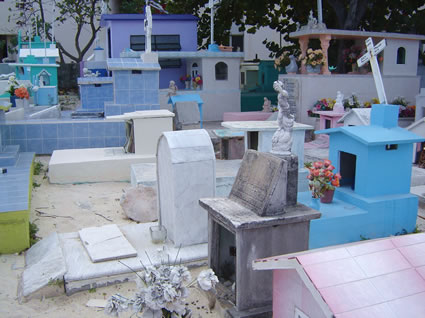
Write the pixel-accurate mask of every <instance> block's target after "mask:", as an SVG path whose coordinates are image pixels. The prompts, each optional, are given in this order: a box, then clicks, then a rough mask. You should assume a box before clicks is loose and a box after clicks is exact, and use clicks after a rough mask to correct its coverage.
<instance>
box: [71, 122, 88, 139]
mask: <svg viewBox="0 0 425 318" xmlns="http://www.w3.org/2000/svg"><path fill="white" fill-rule="evenodd" d="M73 125H74V137H88V136H89V124H88V123H73Z"/></svg>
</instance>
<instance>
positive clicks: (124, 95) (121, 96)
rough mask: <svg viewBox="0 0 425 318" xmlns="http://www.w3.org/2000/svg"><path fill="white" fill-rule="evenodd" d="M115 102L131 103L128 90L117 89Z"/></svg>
mask: <svg viewBox="0 0 425 318" xmlns="http://www.w3.org/2000/svg"><path fill="white" fill-rule="evenodd" d="M115 102H116V103H117V104H129V103H130V96H129V91H128V90H116V92H115Z"/></svg>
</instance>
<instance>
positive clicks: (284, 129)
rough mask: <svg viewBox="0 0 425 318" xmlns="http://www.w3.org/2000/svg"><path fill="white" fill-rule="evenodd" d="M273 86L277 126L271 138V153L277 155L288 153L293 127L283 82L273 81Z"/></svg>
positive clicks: (292, 116)
mask: <svg viewBox="0 0 425 318" xmlns="http://www.w3.org/2000/svg"><path fill="white" fill-rule="evenodd" d="M273 88H274V90H275V91H276V92H278V93H279V95H278V109H279V113H278V115H277V124H278V126H279V127H278V128H277V130H276V132H275V133H274V135H273V138H272V150H271V153H273V154H277V155H289V154H291V148H292V128H293V127H294V119H295V118H294V115H292V114H291V112H290V107H289V104H288V92H287V91H286V90H285V89H284V84H283V83H282V82H281V81H275V82H274V83H273Z"/></svg>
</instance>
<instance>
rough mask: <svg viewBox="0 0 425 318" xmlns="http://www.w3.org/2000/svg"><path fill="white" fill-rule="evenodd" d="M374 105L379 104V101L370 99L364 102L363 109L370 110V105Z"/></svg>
mask: <svg viewBox="0 0 425 318" xmlns="http://www.w3.org/2000/svg"><path fill="white" fill-rule="evenodd" d="M375 104H379V99H377V98H376V97H374V98H372V100H371V101H367V102H364V103H363V107H364V108H371V107H372V105H375Z"/></svg>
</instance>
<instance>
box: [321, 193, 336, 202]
mask: <svg viewBox="0 0 425 318" xmlns="http://www.w3.org/2000/svg"><path fill="white" fill-rule="evenodd" d="M334 193H335V190H326V191H325V194H324V195H323V196H322V197H321V198H320V202H321V203H332V200H333V198H334Z"/></svg>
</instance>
